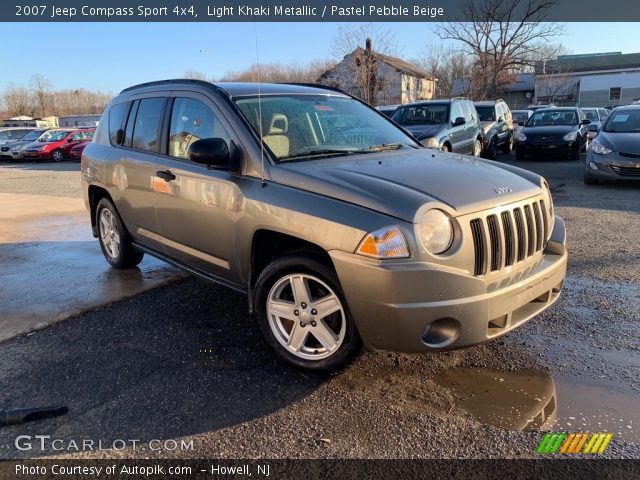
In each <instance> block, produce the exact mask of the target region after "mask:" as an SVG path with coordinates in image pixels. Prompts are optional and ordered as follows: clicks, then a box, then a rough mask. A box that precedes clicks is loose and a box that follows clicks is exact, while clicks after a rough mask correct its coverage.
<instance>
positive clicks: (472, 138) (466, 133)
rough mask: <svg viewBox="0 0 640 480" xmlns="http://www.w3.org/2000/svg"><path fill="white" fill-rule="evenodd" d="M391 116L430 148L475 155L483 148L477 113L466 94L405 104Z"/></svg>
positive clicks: (478, 154)
mask: <svg viewBox="0 0 640 480" xmlns="http://www.w3.org/2000/svg"><path fill="white" fill-rule="evenodd" d="M391 118H392V119H393V120H394V121H395V122H396V123H397V124H399V125H402V126H403V127H404V128H405V129H407V130H408V131H409V132H411V134H412V135H413V136H414V137H416V139H418V140H419V141H420V142H421V143H422V144H423V145H424V146H425V147H427V148H435V149H438V150H442V151H444V152H455V153H464V154H468V155H473V156H475V157H478V156H480V153H481V152H482V133H481V131H480V126H479V123H478V113H477V112H476V109H475V107H474V106H473V102H471V101H470V100H467V99H466V98H462V97H458V98H452V99H451V100H431V101H428V102H416V103H410V104H408V105H402V106H400V107H398V109H397V110H396V111H395V112H394V113H393V115H392V116H391Z"/></svg>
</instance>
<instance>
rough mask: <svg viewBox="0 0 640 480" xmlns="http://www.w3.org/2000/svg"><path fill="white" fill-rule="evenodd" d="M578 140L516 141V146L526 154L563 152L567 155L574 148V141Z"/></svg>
mask: <svg viewBox="0 0 640 480" xmlns="http://www.w3.org/2000/svg"><path fill="white" fill-rule="evenodd" d="M578 141H579V140H572V141H571V142H566V141H560V142H558V141H556V142H552V143H530V142H518V143H517V145H516V148H517V149H518V150H520V151H521V152H522V153H524V154H526V155H535V154H551V155H553V154H557V153H560V154H563V155H565V154H566V155H568V154H569V153H571V152H572V151H573V150H574V149H575V148H576V142H578Z"/></svg>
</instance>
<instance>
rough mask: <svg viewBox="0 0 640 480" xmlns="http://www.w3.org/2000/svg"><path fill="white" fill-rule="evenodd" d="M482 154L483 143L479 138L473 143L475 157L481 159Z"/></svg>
mask: <svg viewBox="0 0 640 480" xmlns="http://www.w3.org/2000/svg"><path fill="white" fill-rule="evenodd" d="M481 154H482V141H481V140H480V139H479V138H476V141H475V142H473V156H474V157H479V156H480V155H481Z"/></svg>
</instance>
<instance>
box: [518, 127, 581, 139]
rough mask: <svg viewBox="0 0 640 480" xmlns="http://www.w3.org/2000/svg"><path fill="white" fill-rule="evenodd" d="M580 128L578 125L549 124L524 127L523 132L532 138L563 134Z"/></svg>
mask: <svg viewBox="0 0 640 480" xmlns="http://www.w3.org/2000/svg"><path fill="white" fill-rule="evenodd" d="M577 129H578V125H547V126H544V127H527V126H525V127H523V130H522V132H523V133H524V134H525V135H526V136H527V137H531V138H535V137H548V136H563V135H566V134H567V133H569V132H573V131H574V130H577Z"/></svg>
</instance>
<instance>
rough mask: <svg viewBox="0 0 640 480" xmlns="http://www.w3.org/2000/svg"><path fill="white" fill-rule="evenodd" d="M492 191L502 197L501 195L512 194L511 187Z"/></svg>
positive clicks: (497, 188)
mask: <svg viewBox="0 0 640 480" xmlns="http://www.w3.org/2000/svg"><path fill="white" fill-rule="evenodd" d="M493 191H494V192H496V193H497V194H498V195H502V194H503V193H511V192H513V190H511V187H496V188H494V189H493Z"/></svg>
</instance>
